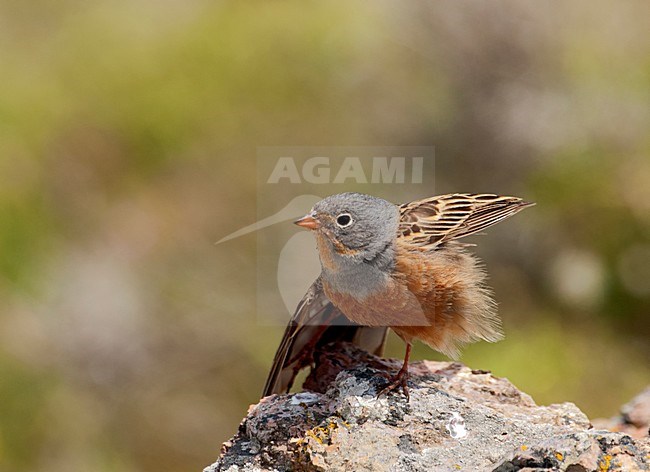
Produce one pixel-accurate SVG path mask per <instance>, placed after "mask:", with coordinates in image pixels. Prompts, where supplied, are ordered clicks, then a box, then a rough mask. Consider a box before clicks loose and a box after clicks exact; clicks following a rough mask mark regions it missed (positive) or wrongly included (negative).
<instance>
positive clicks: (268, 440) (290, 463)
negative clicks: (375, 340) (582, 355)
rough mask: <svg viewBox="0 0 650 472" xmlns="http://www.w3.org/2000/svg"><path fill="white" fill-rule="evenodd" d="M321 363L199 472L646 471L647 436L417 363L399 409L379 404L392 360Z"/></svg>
mask: <svg viewBox="0 0 650 472" xmlns="http://www.w3.org/2000/svg"><path fill="white" fill-rule="evenodd" d="M327 353H330V354H327ZM327 353H325V354H324V355H323V356H324V357H323V358H321V359H319V361H318V365H317V369H316V371H315V372H314V373H312V376H311V377H310V379H309V380H308V381H307V382H306V385H309V386H310V388H313V389H314V390H316V391H314V392H303V393H296V394H287V395H273V396H270V397H267V398H264V399H262V400H261V401H260V402H259V403H258V404H257V405H253V406H252V407H251V408H250V410H249V412H248V415H247V416H246V418H245V419H244V421H243V422H242V424H241V425H240V428H239V431H238V433H237V434H236V435H235V436H234V437H233V438H232V439H231V440H230V441H229V442H227V443H225V444H224V445H223V448H222V453H221V456H220V458H219V460H218V461H217V462H216V463H214V464H213V465H211V466H210V467H207V468H206V469H205V472H216V471H228V472H235V471H289V470H291V471H293V470H305V471H312V470H314V471H330V470H332V471H339V470H340V471H462V470H466V471H482V470H489V471H498V472H509V471H517V470H528V471H539V470H562V471H570V472H583V471H592V470H593V471H607V470H626V471H627V470H629V471H634V470H641V471H643V470H650V439H649V438H648V437H645V438H638V439H632V438H631V437H630V436H628V435H626V434H624V433H615V432H610V431H605V430H594V429H593V428H592V426H591V424H590V422H589V419H588V418H587V417H586V416H585V415H584V414H583V413H582V412H581V411H580V410H579V409H578V408H577V407H576V406H575V405H573V404H571V403H562V404H558V405H550V406H538V405H536V404H535V402H534V401H533V400H532V398H531V397H530V396H529V395H526V394H525V393H522V392H520V391H519V390H518V389H517V388H516V387H514V386H513V385H512V384H511V383H510V382H509V381H508V380H506V379H501V378H497V377H494V376H492V375H491V374H490V373H489V372H484V371H472V370H471V369H469V368H467V367H465V366H463V365H462V364H459V363H448V362H429V361H423V362H416V363H414V364H412V365H411V379H410V382H409V385H410V395H411V398H410V401H409V402H407V401H406V398H405V397H404V396H403V395H401V394H397V393H391V394H389V395H388V396H382V397H379V398H377V392H378V391H379V390H380V389H381V387H382V386H384V385H385V383H386V375H387V368H389V369H394V368H395V367H396V365H397V364H396V363H395V362H394V361H386V360H382V359H379V358H377V357H374V356H371V355H369V354H367V353H365V352H362V351H358V350H356V349H355V348H354V347H353V346H351V345H346V344H337V345H333V346H330V347H329V349H328V350H327ZM332 359H335V361H332ZM328 360H329V361H328ZM389 372H391V371H389ZM324 379H325V380H327V381H324Z"/></svg>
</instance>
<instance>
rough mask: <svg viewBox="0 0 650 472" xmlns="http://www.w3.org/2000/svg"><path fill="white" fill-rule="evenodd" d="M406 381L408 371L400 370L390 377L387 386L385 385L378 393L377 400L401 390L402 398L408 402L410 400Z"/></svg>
mask: <svg viewBox="0 0 650 472" xmlns="http://www.w3.org/2000/svg"><path fill="white" fill-rule="evenodd" d="M408 379H409V372H408V370H407V369H404V368H402V369H400V370H399V372H397V374H395V375H394V376H393V377H391V378H390V379H389V380H388V385H386V386H385V387H384V388H382V389H381V390H380V391H379V393H378V394H377V398H379V397H380V396H382V395H383V394H385V393H388V392H393V391H396V390H399V389H400V388H401V389H402V391H403V392H404V396H405V397H406V401H407V402H408V401H409V399H410V397H409V388H408Z"/></svg>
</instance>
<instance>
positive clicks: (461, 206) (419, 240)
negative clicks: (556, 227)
mask: <svg viewBox="0 0 650 472" xmlns="http://www.w3.org/2000/svg"><path fill="white" fill-rule="evenodd" d="M531 205H534V203H530V202H525V201H523V200H522V199H521V198H517V197H507V196H500V195H494V194H489V193H481V194H472V193H453V194H448V195H440V196H437V197H431V198H426V199H424V200H418V201H415V202H411V203H405V204H403V205H401V206H400V207H399V209H400V223H399V233H398V238H400V239H402V242H403V243H406V244H410V245H414V246H420V247H424V248H427V249H435V248H436V247H438V246H440V245H441V244H443V243H445V242H447V241H451V240H452V239H458V238H464V237H465V236H469V235H470V234H474V233H477V232H479V231H482V230H484V229H485V228H488V227H490V226H492V225H494V224H496V223H498V222H499V221H502V220H504V219H506V218H508V217H510V216H512V215H514V214H515V213H518V212H519V211H521V210H523V209H524V208H526V207H528V206H531Z"/></svg>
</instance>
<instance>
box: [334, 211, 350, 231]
mask: <svg viewBox="0 0 650 472" xmlns="http://www.w3.org/2000/svg"><path fill="white" fill-rule="evenodd" d="M336 224H337V225H339V226H340V227H341V228H345V227H346V226H350V225H351V224H352V217H351V216H350V215H349V214H348V213H341V214H340V215H339V216H337V217H336Z"/></svg>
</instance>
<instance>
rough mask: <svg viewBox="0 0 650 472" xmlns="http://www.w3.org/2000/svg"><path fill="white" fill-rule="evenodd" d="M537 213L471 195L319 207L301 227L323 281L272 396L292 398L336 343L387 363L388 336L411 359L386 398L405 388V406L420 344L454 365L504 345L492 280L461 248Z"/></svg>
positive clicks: (346, 200)
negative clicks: (462, 349) (323, 351)
mask: <svg viewBox="0 0 650 472" xmlns="http://www.w3.org/2000/svg"><path fill="white" fill-rule="evenodd" d="M531 205H533V203H529V202H525V201H523V200H522V199H520V198H516V197H507V196H499V195H493V194H469V193H455V194H449V195H441V196H437V197H431V198H427V199H424V200H419V201H415V202H411V203H406V204H403V205H401V206H397V205H394V204H393V203H390V202H388V201H386V200H382V199H380V198H376V197H372V196H369V195H364V194H360V193H343V194H338V195H333V196H330V197H327V198H325V199H323V200H321V201H320V202H318V203H317V204H316V205H314V207H313V209H312V210H311V212H310V213H309V214H307V215H306V216H304V217H303V218H301V219H299V220H298V221H296V222H295V223H296V224H297V225H299V226H302V227H304V228H308V229H310V230H312V231H313V232H314V234H315V236H316V242H317V247H318V253H319V257H320V261H321V267H322V272H321V275H320V276H319V277H318V279H317V280H316V281H315V282H314V284H313V285H312V286H311V288H310V289H309V291H308V292H307V294H306V295H305V297H304V298H303V299H302V301H301V302H300V303H299V304H298V307H297V309H296V312H295V314H294V315H293V317H292V318H291V321H290V322H289V326H287V329H286V331H285V333H284V337H283V339H282V342H281V344H280V347H279V348H278V351H277V353H276V356H275V359H274V361H273V366H272V368H271V372H270V374H269V377H268V380H267V382H266V386H265V388H264V396H266V395H270V394H272V393H282V392H286V391H288V390H289V389H290V388H291V385H292V384H293V381H294V379H295V376H296V374H297V373H298V371H299V370H300V369H302V368H303V367H306V366H308V365H311V364H312V363H313V353H314V351H315V350H316V349H318V348H319V347H320V346H323V345H325V344H327V343H329V342H332V341H350V342H353V343H355V344H357V345H359V346H360V347H362V348H364V349H366V350H367V351H369V352H372V353H375V354H378V355H381V353H382V350H383V345H384V340H385V336H386V327H390V328H391V329H392V330H393V331H395V333H397V335H398V336H400V337H401V338H402V339H403V340H404V342H405V343H406V354H405V356H404V364H403V365H402V368H401V369H400V370H399V372H398V373H397V374H396V375H395V376H394V377H393V378H392V380H391V382H390V383H389V385H388V386H387V387H386V388H385V389H384V390H382V392H380V394H381V393H383V392H384V391H389V390H394V389H397V388H400V387H401V388H402V390H403V391H404V394H405V395H406V397H407V398H408V387H407V380H408V361H409V356H410V353H411V345H412V343H413V341H414V340H415V339H419V340H421V341H423V342H424V343H426V344H428V345H429V346H430V347H432V348H433V349H435V350H437V351H440V352H442V353H443V354H446V355H447V356H449V357H452V358H455V357H457V356H458V354H459V346H461V345H463V344H466V343H470V342H474V341H478V340H480V339H483V340H486V341H490V342H494V341H498V340H499V339H501V338H502V334H501V330H500V322H499V319H498V317H497V314H496V307H495V303H494V301H493V300H492V298H491V296H490V291H489V288H488V287H487V286H486V284H485V279H486V274H485V271H484V270H483V268H482V267H481V265H480V264H479V261H478V260H477V258H476V257H475V256H473V255H471V254H469V253H468V252H467V250H466V247H467V246H468V244H463V243H461V242H459V241H458V239H460V238H464V237H466V236H469V235H471V234H475V233H477V232H479V231H482V230H484V229H486V228H488V227H490V226H492V225H494V224H496V223H498V222H499V221H501V220H504V219H506V218H508V217H510V216H512V215H514V214H515V213H517V212H519V211H521V210H522V209H524V208H526V207H528V206H531ZM348 320H349V322H348ZM350 322H351V323H350Z"/></svg>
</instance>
